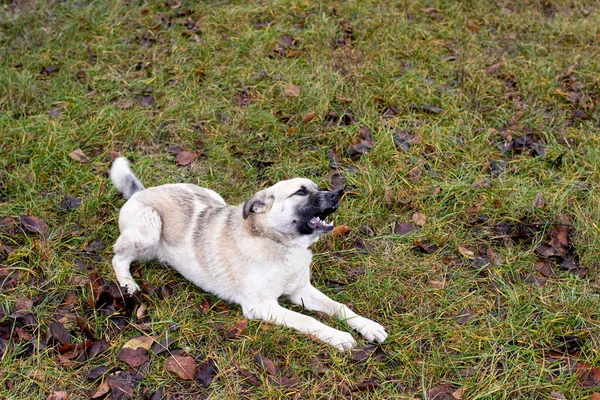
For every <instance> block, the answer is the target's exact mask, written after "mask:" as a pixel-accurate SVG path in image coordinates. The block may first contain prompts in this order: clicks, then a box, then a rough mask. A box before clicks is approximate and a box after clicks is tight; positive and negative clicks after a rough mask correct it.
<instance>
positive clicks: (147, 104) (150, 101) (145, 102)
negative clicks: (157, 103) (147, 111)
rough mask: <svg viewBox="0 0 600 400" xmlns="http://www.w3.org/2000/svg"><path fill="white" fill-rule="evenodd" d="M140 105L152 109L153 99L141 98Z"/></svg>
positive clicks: (149, 97) (148, 97)
mask: <svg viewBox="0 0 600 400" xmlns="http://www.w3.org/2000/svg"><path fill="white" fill-rule="evenodd" d="M140 104H141V105H142V106H144V107H153V106H154V97H152V96H142V98H141V99H140Z"/></svg>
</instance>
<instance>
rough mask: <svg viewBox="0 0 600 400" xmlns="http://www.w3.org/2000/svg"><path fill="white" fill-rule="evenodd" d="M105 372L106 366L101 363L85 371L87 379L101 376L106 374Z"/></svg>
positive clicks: (91, 379)
mask: <svg viewBox="0 0 600 400" xmlns="http://www.w3.org/2000/svg"><path fill="white" fill-rule="evenodd" d="M106 372H108V367H106V365H101V366H99V367H97V368H94V369H93V370H91V371H89V372H88V373H87V379H88V381H94V380H96V379H98V378H100V377H101V376H103V375H104V374H106Z"/></svg>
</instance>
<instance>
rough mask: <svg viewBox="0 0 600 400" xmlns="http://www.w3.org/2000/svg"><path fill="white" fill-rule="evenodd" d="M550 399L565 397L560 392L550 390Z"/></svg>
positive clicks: (562, 398) (563, 399)
mask: <svg viewBox="0 0 600 400" xmlns="http://www.w3.org/2000/svg"><path fill="white" fill-rule="evenodd" d="M550 400H567V398H566V397H565V395H564V394H562V393H561V392H552V393H550Z"/></svg>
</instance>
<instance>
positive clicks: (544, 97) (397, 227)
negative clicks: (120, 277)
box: [0, 0, 600, 399]
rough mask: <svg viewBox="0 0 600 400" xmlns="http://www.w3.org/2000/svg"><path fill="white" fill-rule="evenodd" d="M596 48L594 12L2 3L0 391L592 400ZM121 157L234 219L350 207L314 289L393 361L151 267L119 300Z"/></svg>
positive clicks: (463, 6) (599, 151) (564, 2)
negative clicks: (329, 194)
mask: <svg viewBox="0 0 600 400" xmlns="http://www.w3.org/2000/svg"><path fill="white" fill-rule="evenodd" d="M599 41H600V8H599V6H598V4H597V2H596V1H592V0H590V1H575V0H572V1H569V0H547V1H535V0H529V1H510V0H504V1H503V0H496V1H464V2H453V1H442V0H438V1H433V2H418V1H414V0H406V1H397V2H394V1H371V0H366V1H356V2H355V1H331V2H314V1H308V0H300V1H269V2H267V1H247V2H224V1H204V2H201V1H187V0H180V2H179V1H177V0H168V1H167V2H165V1H138V0H130V1H126V0H120V1H108V0H97V1H84V0H82V1H61V0H46V1H42V0H40V1H35V0H13V1H12V2H11V1H5V2H2V3H0V45H1V47H0V52H1V54H2V57H1V59H0V132H1V135H2V141H1V143H0V167H1V169H0V217H2V218H1V219H0V222H1V223H0V262H1V265H0V355H1V358H0V368H1V369H2V374H1V375H0V398H5V399H20V398H23V394H24V393H27V397H28V398H40V399H45V398H46V397H47V396H49V395H51V394H54V397H51V398H55V399H58V398H65V397H64V396H65V394H61V393H60V392H61V391H64V392H66V393H67V394H68V398H70V399H74V398H88V397H90V396H96V397H98V398H99V397H101V395H102V394H103V393H105V394H104V395H105V396H107V395H109V396H112V397H115V398H127V397H132V398H143V397H144V396H146V397H147V398H151V396H154V397H152V398H161V396H165V397H166V398H170V399H188V398H189V399H197V398H204V397H207V398H223V399H226V398H288V397H289V398H298V399H307V398H343V397H354V398H377V399H382V398H415V397H416V398H419V397H422V398H428V399H450V398H455V399H460V398H463V399H489V398H494V399H496V398H497V399H501V398H507V399H515V398H531V399H534V398H535V399H537V398H554V399H563V398H567V399H582V398H590V397H591V396H596V397H595V398H596V399H597V398H598V397H600V395H594V394H593V393H594V391H595V390H596V391H600V387H599V385H600V370H599V369H598V367H600V351H599V350H598V349H599V346H600V311H599V307H598V304H599V301H600V298H599V297H600V296H599V293H600V290H599V289H600V280H599V279H598V273H599V272H600V262H599V259H598V248H599V244H600V229H599V221H600V201H599V200H600V199H599V197H600V196H599V195H598V191H597V187H598V184H599V182H600V180H599V168H598V162H599V161H600V135H599V129H598V125H599V117H600V114H599V112H598V106H597V104H598V102H599V101H600V84H599V81H598V76H599V75H598V73H599V71H600V65H599V62H600V45H599V44H598V43H599ZM116 155H123V156H127V157H129V158H130V159H131V160H133V161H134V163H133V167H132V168H133V170H134V171H135V172H136V173H137V174H138V176H139V177H140V179H141V180H142V182H143V183H144V184H145V185H147V186H154V185H160V184H163V183H168V182H191V183H196V184H199V185H202V186H206V187H209V188H211V189H214V190H216V191H217V192H219V193H221V194H222V195H223V197H224V198H225V199H226V200H227V201H228V202H230V203H234V204H237V203H241V202H243V201H244V200H245V199H248V198H249V197H250V196H251V195H252V193H254V192H255V191H257V190H259V189H260V188H262V187H264V186H265V185H269V184H271V183H273V182H276V181H278V180H280V179H284V178H289V177H294V176H304V177H309V178H311V179H313V180H315V181H316V182H317V183H319V184H320V185H322V186H324V187H333V186H335V187H337V188H338V189H343V192H344V195H343V199H342V206H341V208H340V210H339V211H338V212H337V213H336V214H335V217H334V221H335V223H336V225H338V226H343V225H347V227H348V228H349V231H348V232H345V233H343V234H341V235H339V236H333V235H329V236H327V237H324V238H323V239H322V240H321V241H320V242H319V243H317V244H316V245H315V246H314V251H315V258H314V264H313V281H314V284H315V285H316V286H317V287H318V288H320V289H322V290H323V291H324V292H325V293H327V294H328V295H330V296H331V297H333V298H335V299H336V300H338V301H340V302H344V303H346V304H349V305H350V306H351V307H352V308H353V309H354V310H356V311H357V312H358V313H360V314H361V315H364V316H366V317H368V318H370V319H373V320H375V321H377V322H380V323H381V324H382V325H384V326H385V327H386V328H387V330H388V333H389V335H390V336H389V338H388V340H387V342H386V343H384V344H383V345H380V346H374V345H372V344H368V343H365V342H364V341H362V339H361V340H360V341H359V345H360V346H361V347H360V349H359V351H357V352H354V353H339V352H337V351H335V350H333V349H331V348H329V347H328V346H326V345H324V344H322V343H319V342H316V341H314V340H312V339H311V338H309V337H306V336H303V335H300V334H298V333H296V332H292V331H290V330H289V329H286V328H282V327H273V326H270V325H268V324H264V323H260V322H256V321H250V322H248V323H247V326H246V322H247V321H245V320H243V319H242V316H241V310H240V308H239V307H238V306H235V305H230V304H226V303H225V302H223V301H220V300H219V299H217V298H215V297H213V296H211V295H208V294H206V293H204V292H202V291H201V290H199V289H197V288H195V287H193V286H192V285H191V284H189V283H188V282H186V281H185V280H184V279H182V278H181V277H180V276H179V275H177V274H176V273H174V272H172V271H171V270H169V269H167V268H164V267H163V266H161V265H159V264H158V263H154V262H149V263H144V264H139V265H137V266H136V267H135V268H134V270H135V271H136V273H135V275H136V279H138V280H139V281H140V282H141V281H144V284H143V285H142V286H143V288H144V290H143V292H142V294H141V296H140V297H139V298H138V299H135V300H131V299H129V300H127V299H126V300H123V299H121V298H120V296H119V294H118V289H117V288H116V286H115V278H114V276H113V272H112V268H111V265H110V260H111V248H112V244H113V243H114V241H115V240H116V238H117V236H118V228H117V216H118V210H119V207H120V206H121V205H122V204H123V203H124V200H123V199H122V197H121V196H120V195H119V194H118V193H117V192H116V191H115V189H114V188H113V187H112V185H111V184H110V182H109V180H108V178H107V174H106V172H107V171H108V169H109V166H110V162H111V160H112V159H113V157H115V156H116ZM344 179H345V181H344ZM339 233H342V232H339ZM283 303H284V304H285V305H286V306H287V307H291V308H293V306H291V305H290V304H289V303H287V302H283ZM313 315H314V316H315V317H316V318H319V319H320V320H322V321H324V322H326V323H327V324H330V325H333V326H336V327H338V328H340V329H347V328H346V327H345V326H344V324H343V323H340V322H336V321H333V320H332V319H331V318H329V317H326V316H322V315H315V314H313ZM138 337H145V338H147V341H146V342H143V343H145V344H147V346H146V345H144V346H146V347H149V345H151V344H152V343H153V342H154V341H157V342H158V341H161V340H165V339H166V338H169V339H170V341H171V342H172V343H171V344H170V346H168V347H169V350H168V351H165V352H162V353H161V352H160V351H157V347H155V348H154V350H150V351H147V350H146V349H144V346H142V350H139V351H138V350H134V349H132V345H131V343H130V344H129V345H128V346H125V348H124V345H125V344H126V343H127V342H128V341H129V340H130V339H132V338H138ZM138 342H140V341H138ZM138 342H135V343H138ZM154 345H155V346H156V343H154ZM135 347H137V345H134V346H133V348H135ZM127 349H129V350H127ZM175 356H177V357H181V358H177V357H175ZM136 357H137V358H136ZM132 359H133V361H132ZM174 360H175V362H177V360H179V362H180V363H182V365H183V363H196V365H195V366H194V365H192V366H189V364H186V365H187V366H186V368H187V369H186V370H185V371H181V370H180V371H179V375H178V374H177V367H176V366H175V367H173V361H174ZM261 360H262V361H261ZM137 361H139V362H137ZM128 364H129V365H128ZM132 364H133V365H135V367H131V366H130V365H132ZM139 364H141V365H139ZM96 368H99V369H96ZM182 368H183V367H182ZM172 371H175V372H172ZM186 373H189V374H191V375H190V376H186ZM194 374H195V376H194ZM185 378H192V379H185ZM194 378H195V379H194ZM109 391H110V393H108V392H109ZM61 396H62V397H61Z"/></svg>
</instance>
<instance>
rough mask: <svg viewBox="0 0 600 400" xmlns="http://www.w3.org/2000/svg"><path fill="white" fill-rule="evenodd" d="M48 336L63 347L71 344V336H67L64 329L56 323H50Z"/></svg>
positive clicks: (67, 333)
mask: <svg viewBox="0 0 600 400" xmlns="http://www.w3.org/2000/svg"><path fill="white" fill-rule="evenodd" d="M50 335H51V336H52V337H53V338H54V339H56V340H58V342H59V343H60V344H63V345H65V344H69V343H71V335H69V332H67V330H66V329H65V327H64V326H62V325H61V324H60V323H58V322H55V321H51V322H50Z"/></svg>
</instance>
